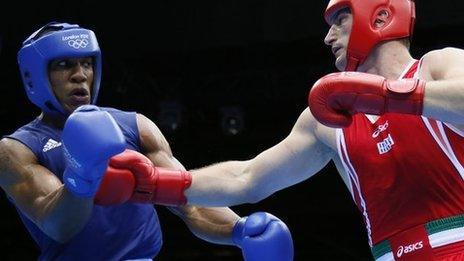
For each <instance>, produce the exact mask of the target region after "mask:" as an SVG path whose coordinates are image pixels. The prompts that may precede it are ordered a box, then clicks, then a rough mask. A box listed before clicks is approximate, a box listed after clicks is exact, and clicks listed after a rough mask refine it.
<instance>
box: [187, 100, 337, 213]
mask: <svg viewBox="0 0 464 261" xmlns="http://www.w3.org/2000/svg"><path fill="white" fill-rule="evenodd" d="M318 126H320V125H318V124H317V122H316V121H315V120H314V118H313V117H312V115H311V113H310V112H309V110H308V109H306V110H304V111H303V113H302V114H301V115H300V117H299V118H298V120H297V122H296V124H295V126H294V127H293V129H292V131H291V133H290V134H289V135H288V136H287V137H286V138H285V139H284V140H283V141H281V142H280V143H278V144H277V145H275V146H274V147H271V148H270V149H267V150H265V151H264V152H262V153H260V154H258V155H257V156H256V157H254V158H253V159H251V160H247V161H228V162H223V163H218V164H214V165H211V166H208V167H205V168H201V169H197V170H193V171H191V173H192V184H191V186H190V188H188V189H187V190H186V191H185V195H186V197H187V199H188V202H189V203H190V204H198V205H205V206H232V205H238V204H242V203H253V202H257V201H260V200H262V199H264V198H266V197H268V196H270V195H271V194H273V193H274V192H276V191H278V190H281V189H283V188H286V187H289V186H292V185H294V184H296V183H299V182H301V181H303V180H305V179H307V178H309V177H311V176H312V175H314V174H315V173H317V172H318V171H319V170H321V169H322V168H323V167H324V166H325V165H326V164H327V163H328V162H329V161H330V159H331V157H332V155H333V151H332V150H331V149H330V148H329V147H327V146H326V145H325V144H323V143H322V142H321V141H320V139H318V137H317V136H316V128H318Z"/></svg>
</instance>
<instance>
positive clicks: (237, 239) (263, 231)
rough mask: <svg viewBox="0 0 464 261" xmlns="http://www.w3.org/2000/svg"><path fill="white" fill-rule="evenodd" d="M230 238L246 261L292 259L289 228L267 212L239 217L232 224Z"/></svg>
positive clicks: (285, 260) (281, 260) (291, 242)
mask: <svg viewBox="0 0 464 261" xmlns="http://www.w3.org/2000/svg"><path fill="white" fill-rule="evenodd" d="M232 239H233V241H234V243H235V244H236V245H237V246H239V247H240V248H241V249H242V253H243V258H244V260H246V261H258V260H259V261H263V260H266V261H273V260H275V261H287V260H293V240H292V235H291V234H290V230H289V229H288V227H287V226H286V225H285V223H284V222H282V221H281V220H280V219H278V218H276V217H275V216H273V215H271V214H269V213H265V212H256V213H254V214H252V215H250V216H249V217H243V218H241V219H240V220H239V221H237V223H236V224H235V226H234V230H233V234H232Z"/></svg>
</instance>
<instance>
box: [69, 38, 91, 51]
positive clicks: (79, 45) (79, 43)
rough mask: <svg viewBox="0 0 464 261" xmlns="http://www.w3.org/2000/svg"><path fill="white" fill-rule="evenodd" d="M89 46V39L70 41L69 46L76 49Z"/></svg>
mask: <svg viewBox="0 0 464 261" xmlns="http://www.w3.org/2000/svg"><path fill="white" fill-rule="evenodd" d="M88 44H89V41H88V40H87V39H76V40H69V41H68V45H69V46H71V47H72V48H74V49H79V48H85V47H87V45H88Z"/></svg>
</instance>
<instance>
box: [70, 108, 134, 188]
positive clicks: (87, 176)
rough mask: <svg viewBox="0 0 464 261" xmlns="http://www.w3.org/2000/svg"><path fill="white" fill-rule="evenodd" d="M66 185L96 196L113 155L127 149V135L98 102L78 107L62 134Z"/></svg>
mask: <svg viewBox="0 0 464 261" xmlns="http://www.w3.org/2000/svg"><path fill="white" fill-rule="evenodd" d="M62 143H63V152H64V157H65V159H66V169H65V171H64V174H63V180H64V184H65V186H66V188H67V189H68V190H69V191H71V192H72V193H73V194H74V195H76V196H78V197H93V196H94V195H95V193H96V192H97V190H98V187H99V185H100V181H101V179H102V177H103V175H104V173H105V171H106V168H107V167H108V161H109V159H110V158H111V157H112V156H114V155H116V154H119V153H121V152H123V151H124V149H125V147H126V143H125V139H124V136H123V134H122V131H121V129H120V128H119V126H118V125H117V124H116V122H115V120H114V119H113V117H112V116H111V115H110V114H109V113H108V112H106V111H102V110H100V109H99V108H98V107H97V106H94V105H83V106H80V107H79V108H77V109H76V110H75V111H74V112H73V113H72V114H71V115H70V116H69V117H68V119H67V120H66V122H65V125H64V129H63V134H62Z"/></svg>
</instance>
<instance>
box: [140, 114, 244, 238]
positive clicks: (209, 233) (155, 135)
mask: <svg viewBox="0 0 464 261" xmlns="http://www.w3.org/2000/svg"><path fill="white" fill-rule="evenodd" d="M137 125H138V128H139V135H140V143H141V147H142V150H143V151H142V152H143V154H145V155H146V156H147V157H148V158H149V159H150V160H151V161H152V162H153V164H154V165H155V166H157V167H162V168H167V169H177V170H185V168H184V166H183V165H182V164H181V163H180V162H179V161H178V160H177V159H176V158H175V157H174V156H173V154H172V152H171V148H170V147H169V143H168V142H167V141H166V139H165V137H164V136H163V134H162V133H161V131H160V130H159V129H158V127H157V126H156V125H155V124H154V123H153V122H152V121H151V120H149V119H148V118H146V117H145V116H143V115H140V114H139V115H137ZM169 209H170V210H171V211H172V212H173V213H174V214H176V215H178V216H179V217H180V218H181V219H182V220H184V222H185V224H186V225H187V226H188V228H189V229H190V230H191V231H192V233H193V234H195V235H196V236H197V237H199V238H201V239H203V240H206V241H209V242H212V243H218V244H228V245H231V244H232V239H231V235H232V229H233V227H234V225H235V223H236V222H237V221H238V219H239V216H238V215H237V214H235V213H234V212H233V211H232V210H230V209H229V208H203V207H195V206H189V205H185V206H182V207H170V208H169Z"/></svg>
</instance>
